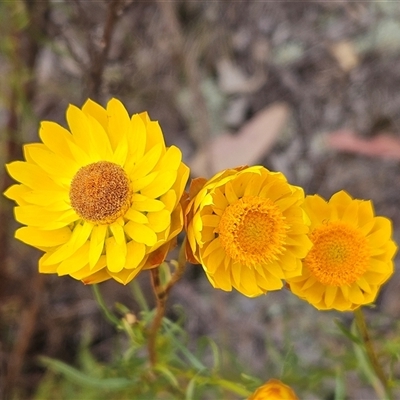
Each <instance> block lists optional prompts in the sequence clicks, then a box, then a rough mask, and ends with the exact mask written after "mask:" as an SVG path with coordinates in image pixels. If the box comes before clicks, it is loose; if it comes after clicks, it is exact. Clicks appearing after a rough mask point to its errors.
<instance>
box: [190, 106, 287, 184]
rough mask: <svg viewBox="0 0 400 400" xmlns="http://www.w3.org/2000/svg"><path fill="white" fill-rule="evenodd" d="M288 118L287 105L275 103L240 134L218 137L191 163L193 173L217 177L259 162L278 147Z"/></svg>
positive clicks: (226, 134) (257, 116)
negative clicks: (277, 143)
mask: <svg viewBox="0 0 400 400" xmlns="http://www.w3.org/2000/svg"><path fill="white" fill-rule="evenodd" d="M288 116H289V107H288V106H287V104H285V103H274V104H272V105H270V106H268V107H266V108H264V109H263V110H261V111H259V112H258V113H257V114H255V115H254V117H253V118H251V120H250V121H248V122H247V123H246V124H245V125H244V126H243V127H242V129H240V131H239V132H238V133H237V134H236V135H232V134H229V133H224V134H221V135H219V136H217V137H216V138H215V139H213V140H212V141H211V143H210V144H209V146H207V149H205V150H203V151H199V152H198V153H197V154H196V156H195V157H194V158H193V159H192V160H191V161H190V162H189V164H190V167H191V170H192V174H193V175H194V176H208V175H210V174H212V175H214V174H215V173H216V172H218V171H221V170H224V169H227V168H235V167H237V166H239V165H254V164H255V163H257V162H259V161H260V160H261V159H262V157H264V156H265V155H266V154H267V153H268V151H269V150H270V149H271V148H272V146H273V145H274V144H275V142H276V140H277V138H278V137H279V134H280V133H281V131H282V129H283V127H284V125H285V123H286V121H287V118H288Z"/></svg>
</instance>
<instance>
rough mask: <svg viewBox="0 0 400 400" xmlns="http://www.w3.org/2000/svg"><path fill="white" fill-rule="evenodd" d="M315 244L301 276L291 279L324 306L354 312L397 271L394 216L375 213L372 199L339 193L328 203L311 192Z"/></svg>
mask: <svg viewBox="0 0 400 400" xmlns="http://www.w3.org/2000/svg"><path fill="white" fill-rule="evenodd" d="M304 208H305V210H306V212H307V214H308V215H309V217H310V220H311V226H310V234H309V237H310V239H311V241H312V242H313V247H312V248H311V250H310V252H309V253H308V255H307V257H306V258H305V260H304V268H303V272H302V275H301V276H300V277H297V278H293V279H289V280H288V283H289V285H290V288H291V290H292V292H293V293H294V294H296V295H297V296H299V297H301V298H303V299H305V300H307V301H308V302H309V303H311V304H312V305H314V306H315V307H316V308H318V309H320V310H327V309H336V310H340V311H350V310H354V309H356V308H357V307H359V306H360V305H363V304H368V303H371V302H373V301H374V300H375V298H376V295H377V293H378V290H379V288H380V286H381V285H382V284H383V283H384V282H385V281H386V280H387V279H388V278H389V277H390V276H391V275H392V273H393V256H394V255H395V253H396V250H397V246H396V244H395V243H394V242H393V240H392V239H391V236H392V225H391V222H390V220H389V219H387V218H384V217H375V216H374V210H373V207H372V203H371V201H363V200H356V199H352V198H351V197H350V196H349V195H348V194H347V193H346V192H344V191H340V192H338V193H336V194H335V195H333V196H332V197H331V199H330V200H329V202H326V201H325V200H324V199H322V198H321V197H320V196H318V195H314V196H307V198H306V201H305V203H304Z"/></svg>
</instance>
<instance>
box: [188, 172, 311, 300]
mask: <svg viewBox="0 0 400 400" xmlns="http://www.w3.org/2000/svg"><path fill="white" fill-rule="evenodd" d="M194 183H195V185H194V186H198V187H199V188H200V187H201V186H202V184H203V183H204V186H203V187H201V188H200V190H198V189H196V188H191V193H190V196H191V197H192V200H191V202H190V203H189V206H188V208H187V212H186V214H187V236H188V244H189V245H188V248H187V254H188V258H189V260H190V261H192V262H195V263H200V264H202V266H203V268H204V270H205V272H206V275H207V277H208V279H209V280H210V282H211V284H212V285H213V286H214V287H215V288H220V289H223V290H226V291H230V290H232V287H234V288H236V289H237V290H238V291H239V292H241V293H242V294H244V295H246V296H249V297H254V296H258V295H260V294H263V293H266V292H267V291H268V290H277V289H280V288H281V287H282V285H283V284H282V280H283V279H286V278H289V277H294V276H298V275H300V273H301V258H303V257H305V255H306V254H307V251H308V250H309V248H310V247H311V242H310V240H309V239H308V237H307V233H308V226H307V224H306V216H305V213H304V211H303V209H302V208H301V207H300V206H301V204H302V202H303V200H304V193H303V190H302V189H301V188H299V187H296V186H292V185H290V184H288V182H287V181H286V178H285V177H284V176H283V174H281V173H278V172H270V171H268V170H267V169H266V168H264V167H261V166H254V167H244V168H237V169H230V170H226V171H223V172H221V173H219V174H217V175H215V176H214V177H213V178H212V179H210V180H209V181H208V182H205V181H202V182H201V181H198V182H194ZM196 192H197V193H196Z"/></svg>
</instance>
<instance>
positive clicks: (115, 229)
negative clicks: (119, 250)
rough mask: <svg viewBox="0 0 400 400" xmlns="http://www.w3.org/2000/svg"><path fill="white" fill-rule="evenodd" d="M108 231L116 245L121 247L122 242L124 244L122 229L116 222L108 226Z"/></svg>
mask: <svg viewBox="0 0 400 400" xmlns="http://www.w3.org/2000/svg"><path fill="white" fill-rule="evenodd" d="M110 229H111V232H112V234H113V236H114V238H115V241H116V242H117V244H118V245H122V242H125V233H124V228H123V227H122V226H121V225H120V224H118V223H117V222H114V223H113V224H111V225H110Z"/></svg>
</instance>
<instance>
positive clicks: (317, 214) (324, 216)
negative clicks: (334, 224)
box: [304, 195, 330, 226]
mask: <svg viewBox="0 0 400 400" xmlns="http://www.w3.org/2000/svg"><path fill="white" fill-rule="evenodd" d="M304 209H305V211H306V213H307V214H308V215H309V217H310V219H311V222H312V224H311V226H315V225H319V224H321V223H323V222H324V221H328V220H329V217H330V209H329V205H328V203H327V202H326V201H325V200H324V199H323V198H322V197H320V196H318V195H312V196H307V197H306V199H305V201H304Z"/></svg>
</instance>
